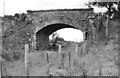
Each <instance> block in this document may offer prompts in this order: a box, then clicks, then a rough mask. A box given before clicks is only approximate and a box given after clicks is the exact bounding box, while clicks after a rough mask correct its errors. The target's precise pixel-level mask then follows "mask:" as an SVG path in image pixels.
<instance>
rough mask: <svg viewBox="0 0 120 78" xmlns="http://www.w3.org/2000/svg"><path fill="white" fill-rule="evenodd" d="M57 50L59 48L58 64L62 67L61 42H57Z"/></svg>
mask: <svg viewBox="0 0 120 78" xmlns="http://www.w3.org/2000/svg"><path fill="white" fill-rule="evenodd" d="M58 50H59V64H60V67H62V54H61V44H58Z"/></svg>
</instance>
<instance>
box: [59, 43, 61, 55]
mask: <svg viewBox="0 0 120 78" xmlns="http://www.w3.org/2000/svg"><path fill="white" fill-rule="evenodd" d="M59 53H60V54H61V44H59Z"/></svg>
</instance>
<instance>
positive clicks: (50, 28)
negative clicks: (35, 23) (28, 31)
mask: <svg viewBox="0 0 120 78" xmlns="http://www.w3.org/2000/svg"><path fill="white" fill-rule="evenodd" d="M62 28H74V29H78V28H76V27H74V26H71V25H68V24H63V23H55V24H50V25H47V26H46V27H44V28H42V29H41V30H39V31H38V32H37V33H36V42H37V43H36V49H37V50H41V49H42V50H43V49H44V50H46V49H48V48H49V35H51V34H52V33H53V32H55V31H57V30H59V29H62Z"/></svg>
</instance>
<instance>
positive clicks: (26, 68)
mask: <svg viewBox="0 0 120 78" xmlns="http://www.w3.org/2000/svg"><path fill="white" fill-rule="evenodd" d="M28 53H29V45H28V44H25V72H26V74H27V76H28V75H29V70H28Z"/></svg>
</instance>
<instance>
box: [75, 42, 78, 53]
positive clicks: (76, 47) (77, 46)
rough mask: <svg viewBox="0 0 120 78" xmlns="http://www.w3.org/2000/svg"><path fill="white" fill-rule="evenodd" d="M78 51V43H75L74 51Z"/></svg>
mask: <svg viewBox="0 0 120 78" xmlns="http://www.w3.org/2000/svg"><path fill="white" fill-rule="evenodd" d="M77 51H78V43H76V49H75V53H76V54H77Z"/></svg>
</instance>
